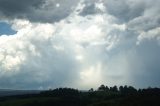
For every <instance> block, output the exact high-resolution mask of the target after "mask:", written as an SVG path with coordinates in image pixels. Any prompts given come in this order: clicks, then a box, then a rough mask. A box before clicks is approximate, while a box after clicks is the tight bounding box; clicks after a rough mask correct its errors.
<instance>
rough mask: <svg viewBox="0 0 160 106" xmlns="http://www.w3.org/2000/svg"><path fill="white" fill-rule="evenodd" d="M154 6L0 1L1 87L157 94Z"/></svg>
mask: <svg viewBox="0 0 160 106" xmlns="http://www.w3.org/2000/svg"><path fill="white" fill-rule="evenodd" d="M159 5H160V0H0V88H1V89H4V88H10V89H50V88H57V87H74V88H78V89H89V88H97V87H99V86H100V85H101V84H104V85H108V86H113V85H117V86H120V85H131V86H134V87H136V88H145V87H149V86H151V87H160V7H159Z"/></svg>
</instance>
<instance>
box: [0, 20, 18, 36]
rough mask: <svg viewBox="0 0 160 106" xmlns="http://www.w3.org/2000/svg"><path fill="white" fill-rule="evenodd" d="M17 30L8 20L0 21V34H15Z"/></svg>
mask: <svg viewBox="0 0 160 106" xmlns="http://www.w3.org/2000/svg"><path fill="white" fill-rule="evenodd" d="M15 33H16V31H15V30H13V29H12V28H11V25H9V24H7V23H6V22H0V36H1V35H13V34H15Z"/></svg>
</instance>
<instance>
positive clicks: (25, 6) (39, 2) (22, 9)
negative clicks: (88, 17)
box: [0, 0, 79, 23]
mask: <svg viewBox="0 0 160 106" xmlns="http://www.w3.org/2000/svg"><path fill="white" fill-rule="evenodd" d="M78 1H79V0H70V1H66V0H27V1H26V0H12V1H10V0H1V1H0V15H1V18H3V19H4V18H5V19H6V18H8V19H11V20H12V19H16V18H18V19H27V20H30V21H32V22H51V23H52V22H57V21H60V20H61V19H64V18H66V17H67V16H69V15H70V13H71V12H72V10H73V9H74V8H75V7H76V5H77V3H78Z"/></svg>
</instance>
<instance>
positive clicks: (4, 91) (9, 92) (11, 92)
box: [0, 89, 41, 97]
mask: <svg viewBox="0 0 160 106" xmlns="http://www.w3.org/2000/svg"><path fill="white" fill-rule="evenodd" d="M40 92H41V91H40V90H11V89H0V97H3V96H14V95H24V94H38V93H40Z"/></svg>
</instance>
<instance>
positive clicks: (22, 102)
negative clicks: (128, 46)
mask: <svg viewBox="0 0 160 106" xmlns="http://www.w3.org/2000/svg"><path fill="white" fill-rule="evenodd" d="M0 106H160V89H159V88H147V89H139V90H137V89H135V88H134V87H132V86H120V87H117V86H113V87H108V86H105V85H101V86H100V87H99V88H98V89H97V90H95V91H94V90H93V88H91V89H90V90H88V91H79V90H77V89H71V88H57V89H54V90H48V91H42V92H41V93H39V94H28V95H27V94H25V95H17V96H7V97H1V98H0Z"/></svg>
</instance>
